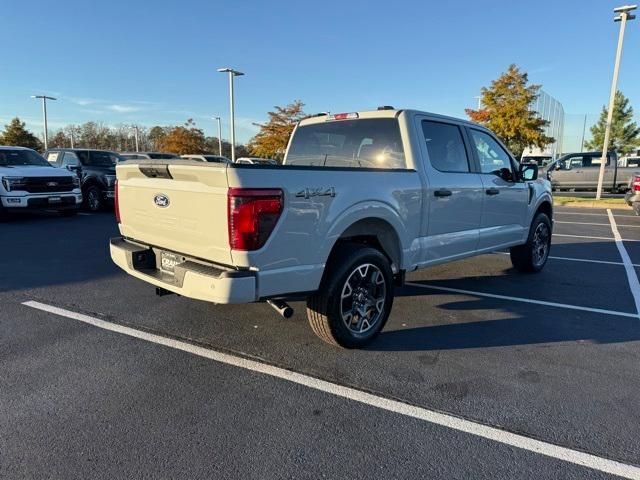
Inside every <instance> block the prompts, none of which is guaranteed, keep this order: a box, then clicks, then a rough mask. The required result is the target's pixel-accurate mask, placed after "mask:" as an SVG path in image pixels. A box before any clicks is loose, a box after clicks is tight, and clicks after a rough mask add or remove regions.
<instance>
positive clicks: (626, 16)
mask: <svg viewBox="0 0 640 480" xmlns="http://www.w3.org/2000/svg"><path fill="white" fill-rule="evenodd" d="M636 8H637V5H625V6H623V7H618V8H614V9H613V11H614V12H615V13H618V14H619V15H618V16H616V17H615V18H614V21H615V22H620V33H619V34H618V48H617V49H616V61H615V64H614V66H613V80H612V81H611V94H610V95H609V110H608V112H607V123H606V125H605V129H604V145H603V146H602V159H601V163H600V175H599V176H598V189H597V191H596V200H600V197H601V196H602V183H603V181H604V170H605V167H606V164H607V150H608V148H609V138H610V137H611V122H612V120H613V106H614V103H615V100H616V91H617V89H618V72H619V70H620V57H621V56H622V43H623V41H624V29H625V27H626V25H627V20H633V19H634V18H636V17H635V15H631V13H630V12H631V11H633V10H635V9H636Z"/></svg>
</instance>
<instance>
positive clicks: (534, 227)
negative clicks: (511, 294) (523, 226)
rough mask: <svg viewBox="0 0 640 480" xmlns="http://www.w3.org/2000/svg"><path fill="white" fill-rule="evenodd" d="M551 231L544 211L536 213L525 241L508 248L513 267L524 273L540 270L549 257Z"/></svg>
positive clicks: (549, 221)
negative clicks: (522, 243)
mask: <svg viewBox="0 0 640 480" xmlns="http://www.w3.org/2000/svg"><path fill="white" fill-rule="evenodd" d="M551 233H552V230H551V220H549V217H548V216H547V215H546V214H545V213H538V215H536V217H535V218H534V219H533V222H531V228H530V229H529V236H528V238H527V243H525V244H524V245H518V246H517V247H511V249H510V250H509V253H510V256H511V263H512V264H513V266H514V268H515V269H516V270H518V271H520V272H524V273H537V272H539V271H541V270H542V269H543V268H544V266H545V265H546V263H547V260H548V259H549V251H550V250H551Z"/></svg>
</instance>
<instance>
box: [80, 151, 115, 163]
mask: <svg viewBox="0 0 640 480" xmlns="http://www.w3.org/2000/svg"><path fill="white" fill-rule="evenodd" d="M76 155H78V158H79V159H80V162H82V165H86V166H89V167H113V166H114V165H115V164H116V163H118V162H122V161H124V159H123V158H122V157H121V156H120V155H118V154H117V153H114V152H109V151H106V150H105V151H101V150H78V151H76Z"/></svg>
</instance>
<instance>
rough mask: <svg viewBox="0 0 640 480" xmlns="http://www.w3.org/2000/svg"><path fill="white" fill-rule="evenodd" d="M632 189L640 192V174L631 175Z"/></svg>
mask: <svg viewBox="0 0 640 480" xmlns="http://www.w3.org/2000/svg"><path fill="white" fill-rule="evenodd" d="M633 191H634V192H640V175H635V176H634V177H633Z"/></svg>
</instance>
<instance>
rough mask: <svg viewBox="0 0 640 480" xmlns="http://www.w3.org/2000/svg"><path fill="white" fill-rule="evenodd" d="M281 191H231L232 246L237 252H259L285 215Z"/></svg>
mask: <svg viewBox="0 0 640 480" xmlns="http://www.w3.org/2000/svg"><path fill="white" fill-rule="evenodd" d="M282 204H283V196H282V190H280V189H262V188H230V189H229V192H228V194H227V208H228V223H229V245H230V246H231V248H232V249H233V250H244V251H248V250H258V249H259V248H261V247H262V246H263V245H264V244H265V243H266V241H267V239H268V238H269V235H271V232H272V231H273V229H274V228H275V226H276V223H278V219H279V218H280V214H281V213H282Z"/></svg>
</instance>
